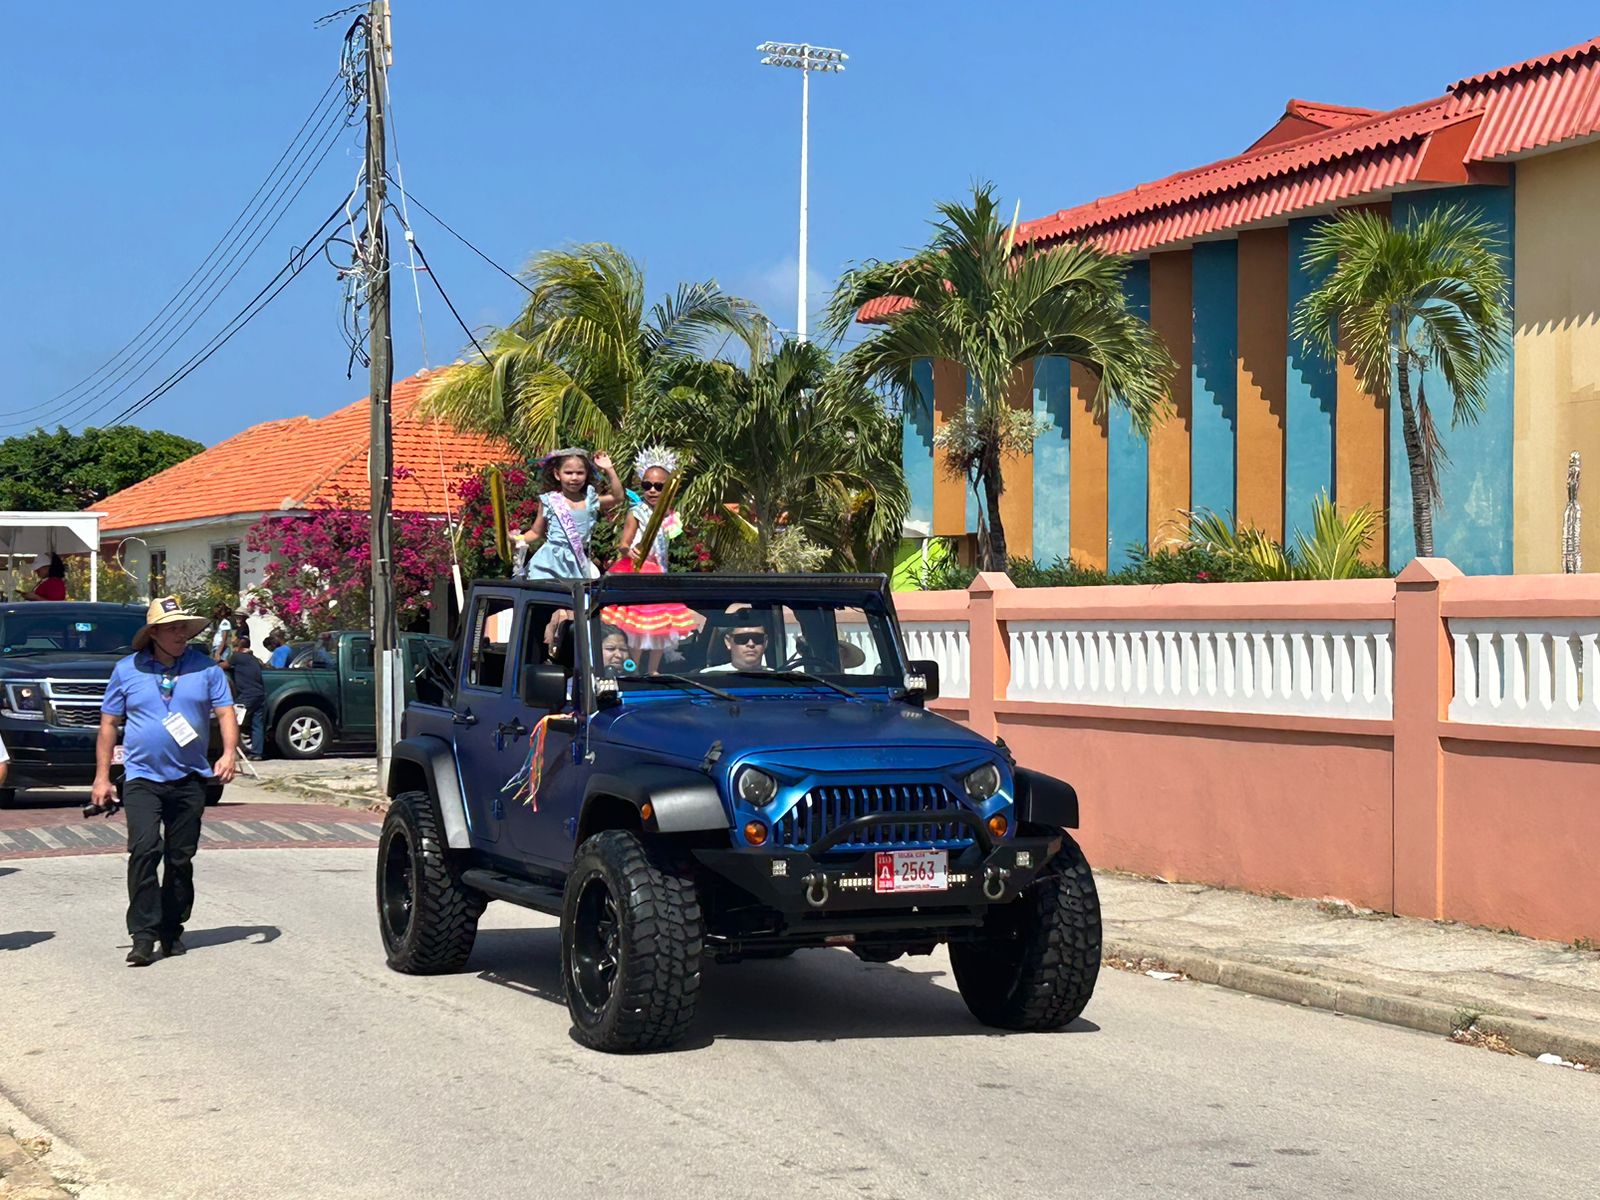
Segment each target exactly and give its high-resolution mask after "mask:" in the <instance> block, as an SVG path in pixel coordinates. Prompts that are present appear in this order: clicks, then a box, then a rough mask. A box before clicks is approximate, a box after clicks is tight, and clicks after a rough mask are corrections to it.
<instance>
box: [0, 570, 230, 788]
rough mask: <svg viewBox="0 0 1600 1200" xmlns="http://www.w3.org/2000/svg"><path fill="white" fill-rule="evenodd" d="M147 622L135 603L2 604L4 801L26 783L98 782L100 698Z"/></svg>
mask: <svg viewBox="0 0 1600 1200" xmlns="http://www.w3.org/2000/svg"><path fill="white" fill-rule="evenodd" d="M144 622H145V610H144V607H143V606H142V605H136V604H90V603H87V602H82V603H80V602H75V601H65V602H44V601H35V602H22V603H8V604H0V738H4V740H5V744H6V750H7V751H8V752H9V753H10V755H11V770H10V774H9V775H8V776H7V778H6V786H5V787H3V788H0V808H7V807H9V806H10V805H11V804H13V803H14V802H15V800H16V794H17V792H18V791H19V790H21V789H23V788H30V787H81V788H87V787H89V786H90V785H91V784H92V783H93V782H94V767H95V764H94V743H95V737H96V735H97V733H98V731H99V728H100V702H101V701H102V700H103V699H104V698H105V694H106V684H107V683H109V682H110V680H111V669H112V668H113V667H115V666H116V665H117V661H118V660H119V659H121V658H124V657H126V656H127V655H129V654H131V653H133V635H134V634H135V633H137V632H138V631H139V629H140V627H141V626H143V625H144ZM212 739H213V742H214V743H215V742H216V741H217V740H218V735H217V733H216V725H215V722H213V724H212ZM214 748H215V747H214ZM113 775H114V777H115V776H117V775H120V770H117V771H114V772H113ZM221 798H222V785H220V784H214V785H211V786H210V787H209V788H208V790H207V794H206V803H208V804H215V803H216V802H217V801H218V800H220V799H221Z"/></svg>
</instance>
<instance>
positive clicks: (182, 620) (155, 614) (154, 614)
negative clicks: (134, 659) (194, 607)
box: [133, 596, 211, 650]
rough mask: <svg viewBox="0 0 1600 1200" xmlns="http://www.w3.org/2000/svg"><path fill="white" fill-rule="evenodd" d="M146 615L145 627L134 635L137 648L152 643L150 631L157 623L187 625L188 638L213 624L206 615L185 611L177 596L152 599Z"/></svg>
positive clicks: (186, 637) (186, 633) (186, 635)
mask: <svg viewBox="0 0 1600 1200" xmlns="http://www.w3.org/2000/svg"><path fill="white" fill-rule="evenodd" d="M144 616H145V622H144V625H143V627H142V628H141V629H140V630H139V632H138V633H136V634H134V635H133V648H134V649H135V650H143V649H145V647H147V646H149V645H150V631H151V630H152V629H154V628H155V627H156V626H157V625H182V626H184V627H185V628H184V634H183V636H184V639H185V640H187V639H189V638H192V637H194V636H195V634H197V633H199V632H200V631H201V630H203V629H204V628H205V627H206V626H208V625H210V624H211V622H210V621H208V620H206V619H205V618H204V617H197V616H195V615H194V614H193V613H192V612H185V611H184V608H183V605H182V604H181V603H180V602H179V600H178V598H177V597H176V596H162V597H160V598H159V599H156V600H152V601H150V607H149V608H148V609H146V610H145V614H144Z"/></svg>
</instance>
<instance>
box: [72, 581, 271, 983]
mask: <svg viewBox="0 0 1600 1200" xmlns="http://www.w3.org/2000/svg"><path fill="white" fill-rule="evenodd" d="M145 618H146V619H145V624H144V625H143V626H142V627H141V628H140V629H139V631H138V632H137V633H136V634H134V636H133V653H132V654H130V655H129V656H128V657H127V658H124V659H122V660H121V661H120V662H118V663H117V665H116V667H115V668H113V670H112V672H111V680H110V682H109V683H108V684H107V685H106V695H105V700H104V701H103V702H102V703H101V705H100V736H99V738H98V740H97V741H96V742H95V779H94V792H93V799H94V803H95V805H96V806H97V807H102V808H109V807H110V806H111V805H112V804H114V803H115V802H116V795H117V790H116V786H115V785H114V784H113V783H112V782H111V759H112V754H113V752H114V751H115V749H116V745H117V725H118V723H119V722H121V723H124V724H125V735H124V737H123V740H122V745H123V751H124V755H125V759H124V769H123V788H122V803H123V806H124V807H125V808H126V809H127V813H128V933H129V934H130V935H131V936H132V938H133V949H132V950H130V951H129V952H128V962H129V964H130V965H132V966H135V967H147V966H149V965H150V964H151V963H153V962H154V961H155V960H156V941H157V939H159V940H160V942H161V951H162V953H163V954H165V955H166V956H167V957H169V958H174V957H176V956H178V955H180V954H182V953H184V945H183V926H184V923H185V922H186V921H188V919H189V914H190V912H191V910H192V909H193V908H194V855H195V851H196V850H197V849H198V848H199V845H200V818H201V815H202V814H203V813H204V812H205V804H206V794H205V784H206V783H207V782H208V781H215V782H216V783H231V782H233V777H234V772H235V763H234V756H235V754H236V753H237V750H238V745H239V726H238V722H237V720H236V719H235V717H234V712H233V697H232V696H231V695H230V694H229V691H228V681H227V679H225V678H224V677H223V674H222V668H221V667H219V666H217V664H216V663H214V662H212V661H211V659H210V658H208V657H207V656H206V654H205V652H204V651H202V650H196V649H194V648H192V647H190V646H189V644H188V642H189V639H190V638H192V637H194V636H196V635H197V634H199V633H200V632H201V631H202V630H204V629H205V628H206V626H207V624H208V622H207V620H206V619H205V618H204V617H198V616H195V615H194V614H193V613H191V612H186V611H184V608H183V605H182V604H181V603H179V601H178V598H177V597H176V596H163V597H161V598H160V599H157V600H153V601H151V602H150V608H149V610H148V611H147V612H146V614H145ZM213 714H215V715H216V718H217V724H218V726H219V727H220V729H221V733H222V755H221V757H220V758H218V759H217V761H216V763H215V764H208V763H207V762H206V746H207V738H206V736H205V731H206V730H207V729H208V728H209V727H210V723H211V717H212V715H213ZM163 860H165V870H164V872H163V873H162V877H161V878H160V879H158V878H157V873H156V869H157V867H158V866H160V865H161V864H162V862H163Z"/></svg>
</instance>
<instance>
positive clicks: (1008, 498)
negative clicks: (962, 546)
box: [1000, 359, 1033, 558]
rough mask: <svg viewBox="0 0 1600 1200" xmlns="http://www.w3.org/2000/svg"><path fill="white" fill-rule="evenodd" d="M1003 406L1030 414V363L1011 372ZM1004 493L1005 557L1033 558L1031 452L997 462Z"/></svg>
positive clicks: (1031, 385)
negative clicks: (1006, 405)
mask: <svg viewBox="0 0 1600 1200" xmlns="http://www.w3.org/2000/svg"><path fill="white" fill-rule="evenodd" d="M1006 403H1007V404H1009V405H1010V406H1011V407H1012V408H1020V409H1022V410H1023V411H1024V412H1027V413H1032V412H1033V360H1032V359H1029V360H1028V361H1027V362H1025V363H1023V364H1022V365H1021V366H1020V367H1018V368H1017V369H1016V370H1015V371H1013V372H1012V373H1011V387H1010V388H1009V389H1008V390H1007V391H1006ZM1000 475H1001V478H1002V479H1003V480H1004V481H1005V487H1006V490H1005V491H1003V492H1001V493H1000V522H1001V524H1003V525H1004V526H1005V530H1006V554H1007V555H1008V556H1009V557H1011V558H1032V557H1033V453H1032V451H1029V452H1027V453H1025V454H1008V455H1006V456H1005V457H1004V458H1003V459H1002V460H1001V463H1000Z"/></svg>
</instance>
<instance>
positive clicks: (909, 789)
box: [776, 783, 972, 850]
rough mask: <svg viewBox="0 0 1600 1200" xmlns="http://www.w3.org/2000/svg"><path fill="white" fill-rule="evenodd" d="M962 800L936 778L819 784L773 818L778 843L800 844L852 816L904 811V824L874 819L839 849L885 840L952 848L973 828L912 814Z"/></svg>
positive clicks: (877, 845)
mask: <svg viewBox="0 0 1600 1200" xmlns="http://www.w3.org/2000/svg"><path fill="white" fill-rule="evenodd" d="M961 807H963V805H962V803H961V801H960V800H959V799H957V797H956V796H955V794H954V793H953V792H951V791H950V790H949V789H948V788H945V787H941V786H939V785H938V784H926V783H895V784H888V785H885V786H873V787H819V788H813V789H812V790H811V791H809V792H807V793H806V794H805V795H804V796H802V797H801V798H800V802H799V803H798V804H796V805H795V806H794V807H793V808H792V809H790V810H789V811H788V812H787V813H785V814H784V815H783V816H782V817H781V818H780V819H779V820H778V828H777V833H776V841H777V843H778V844H779V845H780V846H788V847H791V848H793V849H795V850H803V849H805V848H806V847H807V846H809V845H811V843H812V842H815V841H818V840H820V839H821V838H823V837H825V836H826V835H827V834H829V833H831V832H832V831H833V830H834V829H836V828H837V827H838V826H840V825H843V824H845V823H846V822H847V821H853V820H855V819H856V818H857V817H866V816H873V815H876V814H878V813H905V814H906V816H907V820H906V822H905V823H904V824H899V823H896V824H893V825H873V826H869V827H868V828H866V829H864V830H862V831H861V833H860V834H859V835H858V836H857V839H856V840H852V841H848V842H840V843H838V844H837V845H836V846H835V847H834V848H835V849H838V850H865V849H881V848H884V847H890V846H945V847H948V848H950V849H952V850H954V849H960V848H961V847H964V846H970V845H971V844H972V830H971V827H970V826H968V825H964V824H962V823H961V822H959V821H917V820H916V819H915V817H916V814H918V813H923V812H932V811H934V810H937V809H941V808H961Z"/></svg>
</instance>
